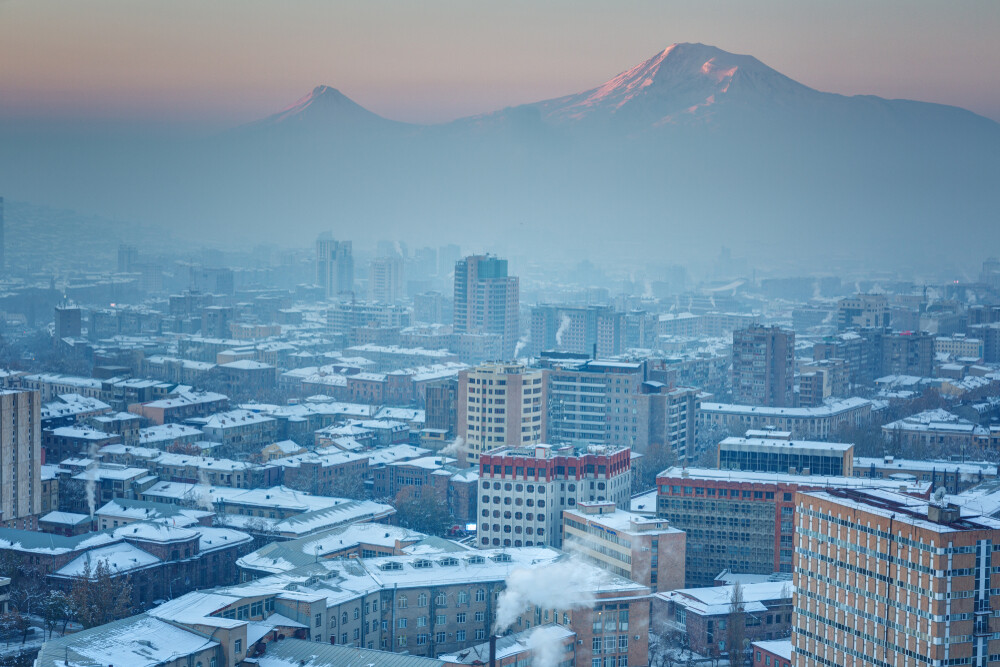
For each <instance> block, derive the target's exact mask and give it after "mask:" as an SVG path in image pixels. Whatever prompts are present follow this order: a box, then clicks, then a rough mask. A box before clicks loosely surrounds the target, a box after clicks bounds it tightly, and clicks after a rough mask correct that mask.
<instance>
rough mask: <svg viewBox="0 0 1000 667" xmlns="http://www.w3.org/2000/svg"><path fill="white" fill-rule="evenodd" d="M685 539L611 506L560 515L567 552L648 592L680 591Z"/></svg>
mask: <svg viewBox="0 0 1000 667" xmlns="http://www.w3.org/2000/svg"><path fill="white" fill-rule="evenodd" d="M685 539H686V537H685V535H684V531H683V530H678V529H676V528H673V527H671V526H670V524H669V522H667V520H666V519H651V518H649V517H644V516H640V515H638V514H633V513H632V512H626V511H625V510H620V509H618V508H617V507H616V506H615V504H614V503H609V502H593V503H592V502H582V503H580V504H579V505H578V506H577V509H575V510H563V544H564V545H565V546H566V547H567V548H571V549H573V550H575V551H576V552H577V553H580V554H581V555H583V556H584V557H585V558H587V559H588V560H590V561H591V562H593V563H594V564H596V565H597V566H598V567H601V568H602V569H605V570H607V571H609V572H611V573H613V574H617V575H619V576H622V577H625V578H626V579H631V580H632V581H635V582H638V583H640V584H643V585H644V586H648V587H649V588H650V589H651V590H652V591H653V592H656V591H672V590H675V589H678V588H683V587H684V546H685V545H684V543H685Z"/></svg>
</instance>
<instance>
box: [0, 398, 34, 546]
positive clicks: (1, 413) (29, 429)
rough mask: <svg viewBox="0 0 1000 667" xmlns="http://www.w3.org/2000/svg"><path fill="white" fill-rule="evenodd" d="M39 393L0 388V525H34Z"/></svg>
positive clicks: (20, 526)
mask: <svg viewBox="0 0 1000 667" xmlns="http://www.w3.org/2000/svg"><path fill="white" fill-rule="evenodd" d="M41 409H42V405H41V397H40V396H39V393H38V392H37V391H14V390H4V391H0V525H2V526H6V527H9V528H28V529H34V528H35V526H36V525H37V520H38V515H39V513H40V512H41V507H42V470H41V466H42V428H41Z"/></svg>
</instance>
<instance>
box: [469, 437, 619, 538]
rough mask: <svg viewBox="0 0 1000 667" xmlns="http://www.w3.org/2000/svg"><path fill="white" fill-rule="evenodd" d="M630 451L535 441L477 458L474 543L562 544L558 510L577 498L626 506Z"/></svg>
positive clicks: (572, 502) (568, 506)
mask: <svg viewBox="0 0 1000 667" xmlns="http://www.w3.org/2000/svg"><path fill="white" fill-rule="evenodd" d="M631 465H632V463H631V451H630V450H629V449H627V448H612V447H603V446H594V445H591V446H589V447H586V448H574V447H572V446H569V445H565V446H561V447H559V446H553V445H543V444H538V445H534V446H527V447H510V448H504V449H498V450H493V451H491V452H489V453H488V454H483V455H482V456H481V457H480V459H479V492H480V494H481V495H480V498H479V517H478V521H479V531H478V543H479V546H480V548H486V547H491V546H494V547H496V546H499V547H509V546H514V547H520V546H536V545H550V546H555V547H558V546H561V545H562V521H563V520H562V511H563V510H564V509H572V508H574V507H576V506H577V504H578V503H580V502H587V501H589V502H609V503H614V504H615V505H617V506H618V507H620V508H621V509H623V510H627V509H628V508H629V494H630V487H631V481H632V474H631V473H632V468H631Z"/></svg>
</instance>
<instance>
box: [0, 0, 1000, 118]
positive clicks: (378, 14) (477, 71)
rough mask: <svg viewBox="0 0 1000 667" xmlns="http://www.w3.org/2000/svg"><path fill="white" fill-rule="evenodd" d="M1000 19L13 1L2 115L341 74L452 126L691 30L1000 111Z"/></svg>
mask: <svg viewBox="0 0 1000 667" xmlns="http://www.w3.org/2000/svg"><path fill="white" fill-rule="evenodd" d="M998 25H1000V2H990V1H985V0H984V1H979V2H966V3H941V2H935V1H934V0H885V1H884V2H879V3H871V2H868V1H867V0H843V1H842V2H837V3H812V2H802V1H801V0H766V1H765V0H762V2H757V3H747V2H745V1H744V0H699V1H697V2H694V1H692V2H679V3H664V2H662V1H661V0H622V1H621V2H616V3H604V2H598V1H597V0H547V1H546V2H541V3H539V2H537V1H532V2H529V1H528V0H511V1H510V2H506V3H495V4H486V3H470V2H467V1H466V0H424V1H423V2H419V3H410V2H403V1H402V0H365V1H363V2H362V1H360V0H343V1H342V2H328V1H326V0H298V1H297V2H295V3H280V2H275V1H268V0H213V1H212V2H204V1H203V0H170V1H167V0H162V1H157V0H87V2H80V1H78V0H0V119H2V118H5V117H6V118H12V117H19V116H21V117H23V116H47V117H52V118H73V117H85V118H86V117H90V118H122V119H133V120H136V119H138V120H141V119H153V120H160V121H191V120H195V119H197V120H200V121H207V122H215V123H220V124H223V125H231V124H238V123H242V122H247V121H251V120H255V119H257V118H260V117H263V116H265V115H269V114H272V113H275V112H277V111H278V110H280V109H282V108H284V107H286V106H288V104H289V102H290V101H291V100H296V99H299V98H301V97H302V95H303V94H304V93H306V92H307V91H310V90H312V89H313V88H314V87H315V86H317V85H330V86H333V87H335V88H338V89H340V90H341V91H343V92H344V93H345V94H346V95H348V96H349V97H350V98H351V99H353V100H355V101H357V102H358V103H359V104H362V105H363V106H365V107H368V108H370V109H372V110H373V111H375V112H377V113H380V114H382V115H385V116H387V117H390V118H395V119H399V120H409V121H416V122H433V121H443V120H449V119H452V118H456V117H459V116H465V115H470V114H474V113H482V112H488V111H492V110H495V109H498V108H501V107H504V106H509V105H514V104H520V103H525V102H533V101H537V100H541V99H547V98H552V97H557V96H559V95H568V94H573V93H577V92H579V91H582V90H589V89H591V88H593V87H594V86H595V85H597V84H599V83H600V82H601V81H606V80H608V79H609V78H611V77H613V76H614V75H615V74H616V73H618V72H625V71H626V70H628V69H629V68H631V67H633V66H635V65H636V63H638V62H642V61H643V60H644V59H645V58H647V57H648V56H649V54H651V53H656V52H657V51H658V50H661V49H663V48H664V47H665V46H666V45H668V44H671V43H673V42H685V41H691V42H696V41H700V42H704V43H707V44H714V45H716V46H718V47H720V48H722V49H724V50H726V51H730V52H733V53H747V54H751V55H754V56H756V57H757V58H759V59H760V60H761V61H763V62H764V63H766V64H767V65H770V66H771V67H774V68H775V69H777V70H778V71H780V72H782V73H784V74H786V75H788V76H790V77H791V78H793V79H795V80H797V81H800V82H801V83H803V84H805V85H808V86H811V87H813V88H817V89H820V90H826V91H831V92H838V93H843V94H875V95H880V96H883V97H889V98H895V97H905V98H911V99H918V100H924V101H932V102H940V103H946V104H955V105H959V106H964V107H966V108H969V109H972V110H973V111H976V112H978V113H981V114H983V115H987V116H990V117H992V118H995V119H1000V85H997V83H998V82H997V80H996V75H992V74H991V76H993V78H994V81H992V82H989V81H987V82H984V80H983V70H982V69H981V68H968V67H967V66H966V64H967V63H969V62H979V63H996V62H1000V40H997V39H996V38H995V31H996V27H997V26H998ZM928 45H930V46H928ZM625 73H626V74H627V73H628V72H625ZM716 75H717V76H724V75H725V74H724V73H716ZM623 76H624V74H623ZM647 81H648V77H642V78H638V79H636V81H635V82H634V84H633V85H634V86H635V87H636V88H641V87H643V86H646V85H648V83H647Z"/></svg>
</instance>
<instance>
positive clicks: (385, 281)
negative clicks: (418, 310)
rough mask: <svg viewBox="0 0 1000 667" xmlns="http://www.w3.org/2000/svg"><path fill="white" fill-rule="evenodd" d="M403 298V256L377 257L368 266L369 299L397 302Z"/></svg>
mask: <svg viewBox="0 0 1000 667" xmlns="http://www.w3.org/2000/svg"><path fill="white" fill-rule="evenodd" d="M402 298H403V258H402V257H400V256H399V255H391V256H385V257H376V258H375V259H373V260H372V262H371V264H370V265H369V267H368V300H369V301H377V302H379V303H396V302H397V301H399V300H400V299H402Z"/></svg>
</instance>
